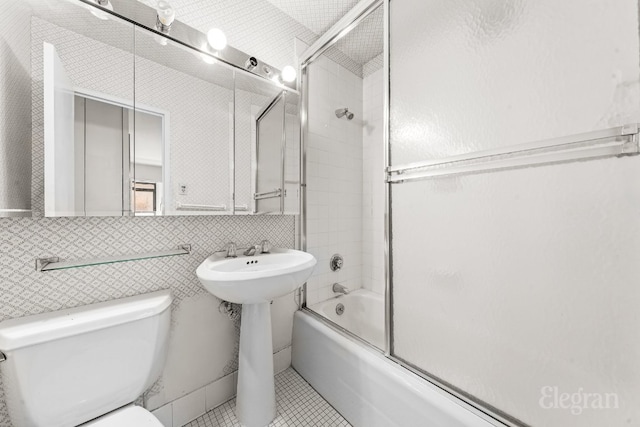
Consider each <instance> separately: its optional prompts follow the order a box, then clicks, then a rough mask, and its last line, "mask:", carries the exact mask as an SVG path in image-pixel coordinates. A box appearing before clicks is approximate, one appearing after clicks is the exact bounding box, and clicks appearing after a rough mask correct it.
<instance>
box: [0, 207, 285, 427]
mask: <svg viewBox="0 0 640 427" xmlns="http://www.w3.org/2000/svg"><path fill="white" fill-rule="evenodd" d="M262 239H268V240H270V241H271V242H272V243H273V244H274V245H275V246H280V247H293V245H294V217H293V216H260V217H252V216H242V217H232V216H218V217H208V216H201V217H158V218H149V217H146V218H135V217H128V218H127V217H122V218H55V219H52V218H38V219H35V218H34V219H32V218H3V219H0V252H1V253H2V258H1V259H0V300H1V303H0V319H2V320H4V319H8V318H13V317H21V316H26V315H30V314H37V313H43V312H48V311H53V310H60V309H64V308H69V307H76V306H80V305H85V304H90V303H95V302H101V301H106V300H111V299H115V298H123V297H126V296H131V295H136V294H141V293H147V292H153V291H156V290H160V289H171V291H172V293H173V297H174V304H173V311H172V316H173V320H172V328H171V329H172V332H171V333H172V335H171V340H170V347H171V348H170V350H169V355H168V357H167V365H166V367H165V373H164V374H163V378H162V379H161V381H160V383H159V384H158V385H156V387H155V391H156V392H157V393H156V394H158V395H159V396H160V398H158V399H156V400H155V404H156V405H157V406H160V405H161V404H162V403H164V402H165V401H171V400H174V399H175V398H177V397H180V395H183V394H186V393H188V392H190V391H192V390H194V389H197V388H199V387H202V386H203V385H206V384H208V383H210V382H212V381H214V380H216V379H217V378H219V377H222V376H223V375H225V374H226V373H228V372H229V371H232V370H233V369H234V368H235V364H236V359H237V333H238V332H239V331H238V329H237V327H236V325H234V324H233V322H231V321H230V320H229V319H228V318H227V317H225V316H223V315H220V314H219V313H218V312H217V304H218V302H219V301H218V300H217V299H215V298H214V297H212V296H211V295H209V294H208V293H207V291H206V290H205V289H204V288H203V287H202V286H201V285H200V283H199V281H198V279H197V277H196V275H195V270H196V268H197V266H198V265H199V264H200V263H201V262H202V261H203V260H204V259H205V258H206V257H207V256H209V255H211V254H212V253H213V252H215V251H218V250H220V249H222V248H223V247H224V245H225V244H226V243H227V242H229V241H234V242H236V243H237V244H238V247H246V246H247V245H249V244H255V243H257V242H259V241H261V240H262ZM182 243H189V244H191V245H192V253H191V254H190V255H183V256H175V257H167V258H159V259H149V260H143V261H131V262H124V263H117V264H108V265H99V266H92V267H83V268H75V269H69V270H60V271H51V272H37V271H35V266H34V261H35V259H36V258H38V257H45V256H59V257H60V258H62V259H69V260H73V259H85V258H96V257H103V256H108V255H118V254H129V253H132V254H133V253H141V252H150V251H161V250H165V249H172V248H175V247H176V246H177V245H179V244H182ZM289 299H291V297H290V296H289ZM291 305H292V304H289V305H287V306H286V307H287V308H285V310H290V307H291ZM276 306H277V304H275V303H274V307H276ZM280 307H282V306H280ZM213 312H215V313H213ZM194 319H195V320H194ZM194 321H202V322H208V327H207V328H205V330H194V329H195V328H194V327H193V324H194ZM205 326H206V325H205ZM278 328H279V327H278V324H277V322H274V335H278V334H279V335H283V334H285V335H286V334H289V342H290V331H288V330H287V328H288V326H287V325H285V326H284V328H280V329H284V330H283V331H282V332H281V333H279V331H278ZM194 340H198V341H200V342H197V343H196V342H192V341H194ZM202 341H204V342H202ZM285 341H286V340H285ZM192 344H193V345H196V344H197V345H198V348H199V352H193V351H189V349H188V348H187V347H188V346H190V345H192ZM282 345H283V344H281V345H280V347H282ZM203 349H204V350H203ZM220 349H222V350H220ZM275 350H277V349H275ZM221 351H222V352H221ZM185 371H188V372H190V373H191V374H190V375H189V374H183V372H185ZM0 401H2V402H3V401H4V392H3V391H2V388H1V387H0ZM0 426H2V427H9V426H11V423H10V421H9V418H8V414H7V411H6V408H5V407H4V405H3V404H2V405H1V406H0Z"/></svg>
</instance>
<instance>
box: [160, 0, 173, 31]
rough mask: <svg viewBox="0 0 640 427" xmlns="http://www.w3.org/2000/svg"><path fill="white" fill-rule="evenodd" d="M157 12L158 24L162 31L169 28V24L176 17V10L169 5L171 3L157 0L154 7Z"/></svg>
mask: <svg viewBox="0 0 640 427" xmlns="http://www.w3.org/2000/svg"><path fill="white" fill-rule="evenodd" d="M156 11H157V12H158V24H160V25H159V26H160V29H161V30H162V31H168V30H169V28H171V24H173V21H174V20H175V19H176V11H175V10H174V9H173V7H171V3H169V2H168V1H167V0H159V1H158V6H157V7H156Z"/></svg>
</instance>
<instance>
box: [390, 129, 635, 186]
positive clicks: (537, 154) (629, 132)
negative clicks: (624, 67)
mask: <svg viewBox="0 0 640 427" xmlns="http://www.w3.org/2000/svg"><path fill="white" fill-rule="evenodd" d="M638 134H639V130H638V124H637V123H633V124H629V125H625V126H618V127H614V128H610V129H603V130H597V131H592V132H586V133H581V134H576V135H570V136H564V137H560V138H552V139H546V140H542V141H535V142H529V143H525V144H519V145H512V146H509V147H505V148H496V149H491V150H482V151H476V152H473V153H469V154H461V155H457V156H451V157H445V158H443V159H439V160H430V161H425V162H417V163H409V164H405V165H400V166H389V167H388V168H387V182H388V183H393V184H398V183H403V182H409V181H416V180H424V179H430V178H437V177H446V176H452V175H465V174H472V173H481V172H489V171H496V170H502V169H513V168H520V167H528V166H541V165H549V164H554V163H566V162H573V161H579V160H588V159H596V158H606V157H621V156H630V155H636V154H639V153H640V146H639V144H638V141H639V137H638Z"/></svg>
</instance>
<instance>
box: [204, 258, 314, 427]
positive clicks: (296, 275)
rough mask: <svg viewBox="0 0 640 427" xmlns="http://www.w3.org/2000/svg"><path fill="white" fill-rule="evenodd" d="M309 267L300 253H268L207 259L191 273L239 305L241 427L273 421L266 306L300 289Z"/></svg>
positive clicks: (238, 413) (238, 408)
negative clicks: (240, 313) (240, 318)
mask: <svg viewBox="0 0 640 427" xmlns="http://www.w3.org/2000/svg"><path fill="white" fill-rule="evenodd" d="M315 265H316V259H315V258H314V257H313V255H311V254H308V253H306V252H301V251H296V250H293V249H272V250H271V251H270V252H269V253H266V254H260V255H255V256H239V257H237V258H225V256H224V255H212V256H210V257H209V258H207V259H205V260H204V261H203V262H202V264H200V266H199V267H198V269H197V270H196V274H197V276H198V279H200V282H201V283H202V285H203V286H204V287H205V288H206V289H207V290H208V291H209V292H211V293H212V294H213V295H215V296H217V297H218V298H220V299H223V300H225V301H229V302H234V303H236V304H242V321H241V322H240V351H239V355H238V391H237V395H236V416H237V417H238V420H239V421H240V423H241V424H242V425H243V426H245V427H265V426H267V425H269V423H270V422H271V421H272V420H273V419H274V418H275V417H276V393H275V385H274V381H273V344H272V340H271V304H270V302H271V301H272V300H274V299H275V298H278V297H281V296H283V295H286V294H288V293H290V292H293V291H294V290H295V289H296V288H298V287H300V286H302V285H303V284H304V282H305V281H306V280H307V279H308V278H309V276H311V272H312V271H313V267H315Z"/></svg>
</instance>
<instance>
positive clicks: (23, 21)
mask: <svg viewBox="0 0 640 427" xmlns="http://www.w3.org/2000/svg"><path fill="white" fill-rule="evenodd" d="M150 10H151V9H150ZM0 15H2V16H3V18H5V19H3V22H12V23H15V25H10V26H8V27H4V28H1V29H0V41H1V42H2V43H1V44H0V67H1V68H2V69H1V70H0V71H1V73H0V79H1V80H2V82H1V83H2V84H0V126H1V128H2V132H0V167H1V168H2V172H1V173H0V216H31V215H32V214H33V215H35V216H48V217H63V216H64V217H66V216H160V215H233V214H236V215H251V214H283V213H286V214H296V213H298V210H299V162H300V152H299V150H300V120H299V116H298V103H299V102H300V97H299V94H298V93H297V92H296V91H295V90H292V89H290V88H287V87H284V86H283V85H281V84H278V83H276V82H273V81H271V80H269V79H265V78H263V77H260V76H256V75H254V74H251V73H249V72H247V71H244V70H240V69H237V68H234V67H233V66H231V65H228V64H226V63H224V62H223V61H219V60H218V59H216V58H215V57H214V56H212V55H209V54H207V53H203V52H202V51H201V50H198V49H194V48H193V47H191V46H188V45H187V44H185V43H179V42H178V41H175V40H173V39H172V38H170V37H163V36H162V35H161V34H159V33H157V32H153V31H150V30H148V29H146V28H143V27H141V26H138V25H135V24H133V23H131V22H129V21H128V20H125V19H121V18H119V17H118V16H115V15H110V14H107V13H105V12H102V11H99V10H97V9H95V8H94V7H92V6H89V5H87V4H85V3H84V2H82V1H80V0H62V1H57V2H48V1H47V2H43V1H41V0H7V5H3V10H2V11H0ZM5 15H6V16H5Z"/></svg>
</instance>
